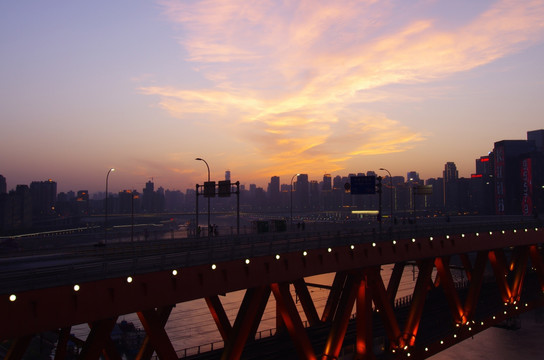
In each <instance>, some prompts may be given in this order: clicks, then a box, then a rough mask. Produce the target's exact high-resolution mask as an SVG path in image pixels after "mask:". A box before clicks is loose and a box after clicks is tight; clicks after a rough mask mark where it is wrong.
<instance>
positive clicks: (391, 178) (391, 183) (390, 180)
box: [380, 168, 393, 224]
mask: <svg viewBox="0 0 544 360" xmlns="http://www.w3.org/2000/svg"><path fill="white" fill-rule="evenodd" d="M380 170H382V171H387V174H389V186H390V187H391V224H393V176H391V173H390V172H389V170H387V169H385V168H380Z"/></svg>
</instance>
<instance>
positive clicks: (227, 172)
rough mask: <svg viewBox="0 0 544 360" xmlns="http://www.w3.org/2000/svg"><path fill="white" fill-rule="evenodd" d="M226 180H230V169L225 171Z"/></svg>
mask: <svg viewBox="0 0 544 360" xmlns="http://www.w3.org/2000/svg"><path fill="white" fill-rule="evenodd" d="M225 180H230V170H227V171H225Z"/></svg>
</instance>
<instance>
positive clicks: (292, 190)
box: [291, 174, 300, 225]
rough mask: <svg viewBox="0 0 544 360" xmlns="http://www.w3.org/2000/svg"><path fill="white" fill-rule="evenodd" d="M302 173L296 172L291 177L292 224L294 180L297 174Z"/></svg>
mask: <svg viewBox="0 0 544 360" xmlns="http://www.w3.org/2000/svg"><path fill="white" fill-rule="evenodd" d="M299 175H300V174H295V175H293V177H292V178H291V225H293V180H294V178H295V176H299Z"/></svg>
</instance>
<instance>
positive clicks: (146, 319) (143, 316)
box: [138, 309, 177, 360]
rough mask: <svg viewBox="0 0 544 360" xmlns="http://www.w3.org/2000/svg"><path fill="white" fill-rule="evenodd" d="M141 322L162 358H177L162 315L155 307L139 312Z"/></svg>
mask: <svg viewBox="0 0 544 360" xmlns="http://www.w3.org/2000/svg"><path fill="white" fill-rule="evenodd" d="M138 317H139V318H140V322H141V323H142V326H143V327H144V329H145V332H146V333H147V336H149V342H150V344H151V346H153V348H154V349H155V351H156V353H157V355H158V356H159V358H160V359H161V360H174V359H177V354H176V351H175V350H174V347H173V345H172V342H171V341H170V338H169V337H168V334H167V333H166V330H165V329H164V324H163V322H162V321H161V317H160V316H159V314H158V313H157V312H156V311H155V309H148V310H143V311H139V312H138Z"/></svg>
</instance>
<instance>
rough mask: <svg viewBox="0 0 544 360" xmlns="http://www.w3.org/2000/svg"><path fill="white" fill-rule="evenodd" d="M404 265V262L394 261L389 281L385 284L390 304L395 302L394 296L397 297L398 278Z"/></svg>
mask: <svg viewBox="0 0 544 360" xmlns="http://www.w3.org/2000/svg"><path fill="white" fill-rule="evenodd" d="M404 266H406V262H404V261H403V262H399V263H395V266H393V272H392V273H391V277H390V278H389V283H388V284H387V295H388V297H389V301H390V302H391V304H394V303H395V298H396V297H397V292H398V290H399V285H400V280H401V279H402V274H403V273H404Z"/></svg>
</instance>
